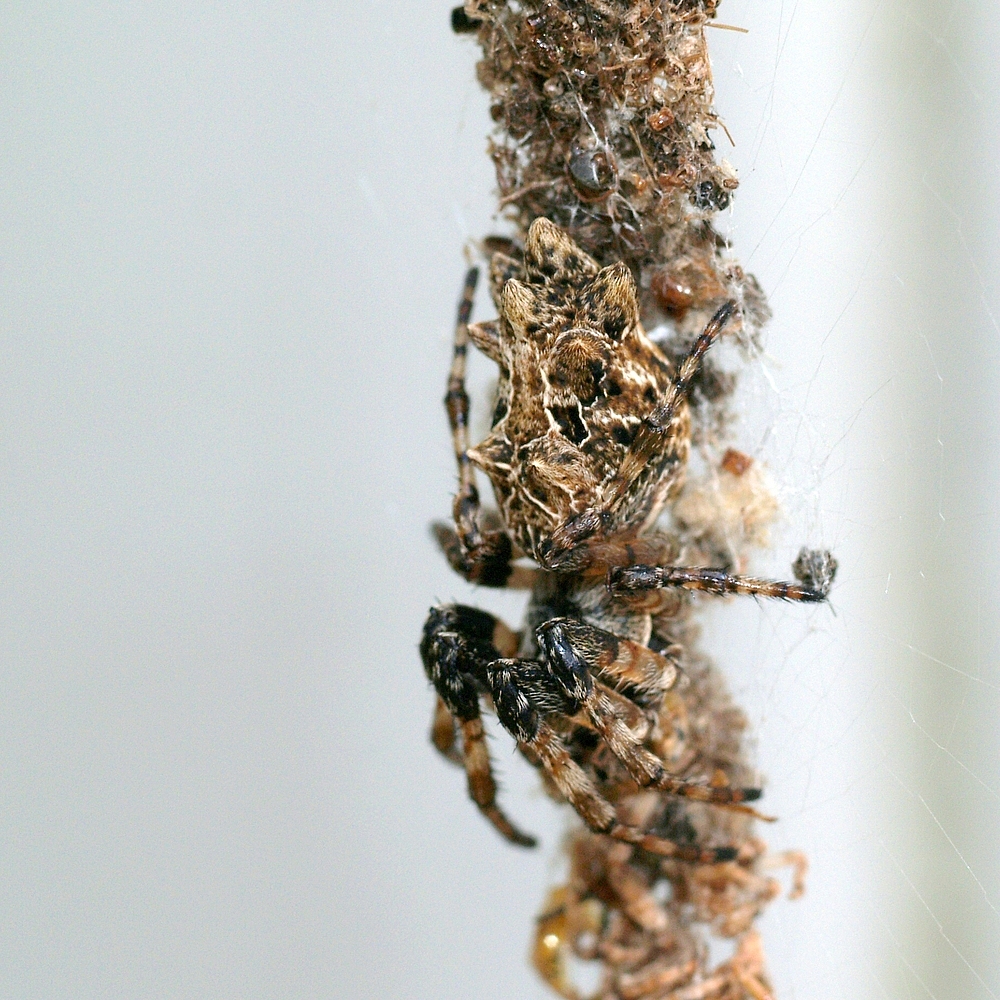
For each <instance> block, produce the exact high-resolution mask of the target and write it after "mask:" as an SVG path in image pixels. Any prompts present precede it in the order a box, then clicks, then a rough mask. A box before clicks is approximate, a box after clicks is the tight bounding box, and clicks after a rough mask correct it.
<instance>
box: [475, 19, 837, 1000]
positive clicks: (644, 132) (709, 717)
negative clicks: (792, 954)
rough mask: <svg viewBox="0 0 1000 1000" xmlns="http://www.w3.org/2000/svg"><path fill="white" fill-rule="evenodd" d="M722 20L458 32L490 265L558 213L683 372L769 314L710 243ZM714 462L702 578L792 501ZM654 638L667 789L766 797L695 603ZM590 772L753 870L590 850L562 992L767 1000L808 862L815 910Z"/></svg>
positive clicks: (723, 812) (659, 801)
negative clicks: (727, 334)
mask: <svg viewBox="0 0 1000 1000" xmlns="http://www.w3.org/2000/svg"><path fill="white" fill-rule="evenodd" d="M716 7H717V3H716V0H674V2H669V0H521V2H518V3H515V2H513V0H466V3H465V5H464V9H463V15H462V17H460V18H459V21H460V23H461V26H462V30H464V31H475V32H477V34H478V40H479V43H480V45H481V47H482V52H483V55H482V59H481V60H480V62H479V64H478V76H479V80H480V82H481V83H482V85H483V87H484V88H485V89H486V90H487V91H488V92H489V93H490V95H491V98H492V102H491V115H492V118H493V120H494V122H496V124H497V129H496V131H495V133H494V135H493V137H492V139H491V141H490V155H491V157H492V158H493V161H494V164H495V167H496V175H497V183H498V188H499V192H498V194H499V204H500V208H501V210H502V212H503V215H504V217H505V218H507V219H509V220H510V221H512V222H513V223H514V225H515V235H514V238H513V240H512V241H507V242H505V243H503V245H502V246H501V244H500V243H499V242H497V241H496V238H494V242H493V243H492V244H491V245H490V246H489V250H491V251H492V250H501V251H502V253H503V254H504V255H506V257H507V258H511V259H519V258H520V256H521V248H522V247H523V245H524V239H525V236H526V234H527V230H528V227H529V225H530V223H531V222H532V221H533V220H534V219H536V218H539V217H544V218H547V219H549V220H551V221H552V222H554V223H556V224H557V225H558V226H560V227H562V228H563V229H564V230H566V232H567V233H568V234H569V236H570V237H571V238H572V239H573V240H574V241H575V242H576V243H578V244H579V245H580V247H581V248H582V249H583V250H584V251H585V252H586V253H588V254H589V255H590V256H591V257H593V258H594V260H595V261H596V262H597V264H598V265H600V266H606V265H609V264H613V263H616V262H618V261H623V262H624V263H625V264H626V265H627V266H628V268H629V269H630V270H631V272H632V274H633V276H634V278H635V281H636V285H637V287H638V290H639V295H640V308H641V318H642V321H643V323H644V324H645V326H646V329H649V330H653V328H654V327H656V326H657V325H658V324H661V323H665V324H667V328H668V330H669V335H668V338H667V341H666V342H665V343H664V344H663V345H662V347H663V349H664V351H665V353H666V354H667V355H668V356H669V357H671V358H672V359H673V358H677V357H680V356H682V355H683V353H684V352H685V350H686V349H687V347H688V346H689V345H690V344H691V342H692V341H693V340H694V338H695V337H696V336H697V335H698V334H699V333H700V332H701V330H702V329H703V328H704V326H705V324H706V322H707V320H708V319H709V317H710V316H711V315H712V314H713V312H714V311H715V310H716V309H717V308H718V306H719V305H720V304H721V303H723V302H724V301H726V300H727V299H735V300H736V301H737V302H738V303H739V305H740V308H741V313H742V318H743V330H742V337H743V339H744V342H746V341H748V340H750V341H752V340H753V339H754V337H755V336H756V332H757V330H758V329H759V328H760V326H762V325H763V323H765V322H766V321H767V319H768V317H769V310H768V306H767V303H766V300H765V298H764V295H763V292H762V291H761V289H760V287H759V285H758V284H757V282H756V281H755V279H754V278H753V277H752V276H751V275H747V274H745V273H744V271H743V270H742V269H741V268H740V266H739V265H738V263H737V262H736V261H735V260H734V259H733V258H732V256H731V254H730V251H729V247H728V245H727V244H726V242H725V240H724V239H723V238H722V237H721V236H720V235H719V233H718V232H717V231H716V230H715V228H714V227H713V219H714V217H715V215H716V213H717V212H719V211H720V210H722V209H724V208H726V207H727V206H728V205H729V204H730V201H731V198H732V196H733V193H734V191H735V190H736V188H737V186H738V179H737V177H736V172H735V170H734V168H733V167H732V166H731V165H730V164H728V163H727V162H726V161H725V160H717V159H716V155H715V146H714V143H713V136H714V135H717V134H718V129H720V128H724V126H722V124H721V121H720V119H719V118H718V116H717V114H716V112H715V110H714V107H713V100H714V91H713V86H712V74H711V62H710V58H709V53H708V46H707V43H706V38H705V30H704V29H705V26H706V24H707V23H708V22H709V21H710V20H711V19H713V18H714V17H715V14H716ZM494 266H496V265H494ZM511 273H514V272H513V271H512V272H511ZM505 276H509V275H505ZM699 379H700V381H699V382H697V383H696V384H695V390H696V391H695V394H694V396H693V398H692V403H697V404H698V405H699V406H701V407H702V408H704V409H705V410H706V412H705V413H704V414H702V415H701V420H702V424H703V425H705V426H709V427H711V428H713V430H712V434H714V435H716V437H717V436H718V435H720V434H721V433H722V432H723V430H724V428H725V427H726V425H727V414H726V407H727V405H728V401H729V397H730V395H731V392H732V389H733V386H734V380H733V378H732V377H731V376H729V375H725V374H722V373H721V372H720V371H719V370H718V369H716V368H715V367H714V363H713V364H708V365H706V367H705V370H704V371H703V373H702V374H701V375H700V376H699ZM697 443H701V444H705V443H706V441H704V440H702V441H699V442H697ZM707 443H708V444H709V445H710V446H712V447H714V446H715V445H716V444H717V443H718V442H717V440H709V441H708V442H707ZM719 450H721V449H719ZM714 453H715V454H716V455H717V454H718V451H715V452H714ZM712 465H713V467H714V468H715V472H714V473H713V476H712V479H711V482H708V483H702V484H694V485H692V486H689V487H688V488H687V490H686V491H685V492H684V493H683V494H682V495H681V497H680V499H679V501H678V502H677V503H676V505H675V507H674V515H675V521H676V525H675V526H676V531H677V539H676V542H677V547H678V549H679V550H680V551H683V552H685V553H691V552H694V553H700V554H702V555H703V556H704V557H705V558H706V562H705V563H704V564H705V565H717V566H726V567H731V566H736V567H739V566H741V564H742V563H743V561H744V560H745V554H746V551H747V549H748V548H749V547H751V546H755V545H761V544H764V543H766V540H767V537H766V536H767V527H768V525H769V524H770V523H771V521H772V520H773V518H774V516H775V515H776V513H777V503H776V501H775V500H774V497H773V494H772V492H771V489H770V486H769V482H768V480H767V477H766V472H765V471H764V470H763V468H762V467H761V466H760V465H759V464H757V463H755V462H753V460H752V459H751V458H750V457H749V456H747V455H745V454H742V453H741V452H739V451H736V450H734V449H729V450H727V451H725V453H724V455H723V457H722V459H721V461H719V460H718V459H716V460H715V461H714V462H713V463H712ZM810 560H811V561H810ZM800 562H801V564H802V565H801V567H800V570H801V573H802V577H800V578H804V577H806V576H810V577H811V576H819V575H821V574H822V573H823V572H825V571H826V570H827V567H825V566H820V565H819V564H818V563H817V560H816V558H815V557H813V555H812V554H809V553H807V554H806V555H803V556H801V557H800ZM834 568H835V565H834ZM829 572H830V573H832V570H830V571H829ZM797 575H798V572H797ZM671 596H674V595H671ZM652 641H653V642H656V643H659V644H660V646H659V648H665V647H668V646H669V647H671V648H682V649H683V660H682V667H683V671H684V673H685V675H686V682H685V683H684V684H683V685H679V686H678V688H677V689H675V690H672V691H669V692H668V693H667V694H666V696H665V697H664V698H663V701H662V704H661V705H660V706H659V709H658V718H657V726H656V733H655V736H654V737H653V738H651V740H650V743H649V745H650V746H651V747H652V748H653V749H654V751H655V752H656V753H657V755H658V756H659V757H660V758H661V759H662V760H663V761H664V762H665V764H666V765H667V766H668V767H669V769H670V771H671V772H672V773H676V774H678V775H681V776H686V775H693V776H700V775H715V776H716V782H717V783H721V784H728V785H733V786H743V785H746V784H748V783H752V782H753V781H754V779H755V777H756V775H755V774H754V772H753V771H752V770H751V768H750V766H749V764H748V762H747V759H746V756H745V753H744V749H743V733H744V730H745V728H746V720H745V718H744V716H743V714H742V712H741V711H740V710H739V708H738V707H736V706H735V705H734V704H733V702H732V701H731V699H730V696H729V694H728V692H727V690H726V688H725V685H724V683H723V681H722V678H721V675H720V674H719V672H718V671H717V670H716V669H715V668H714V667H713V666H712V665H711V664H710V663H708V662H707V661H706V660H705V659H704V658H703V657H702V656H700V655H699V654H698V653H697V652H696V641H697V626H696V625H695V624H694V622H693V620H692V605H691V603H690V601H688V600H687V598H686V597H683V596H682V595H680V594H679V593H678V594H677V595H676V600H673V601H671V600H670V599H668V598H667V596H666V595H664V596H663V598H662V603H661V606H660V611H659V613H658V614H657V616H656V618H655V619H654V626H653V640H652ZM574 758H575V760H576V762H577V763H578V764H579V765H580V766H581V767H583V768H585V769H586V771H587V773H588V775H590V777H591V778H592V780H593V781H594V782H595V784H596V785H598V787H599V789H600V791H601V793H602V794H603V795H604V796H605V797H606V798H607V799H608V801H610V802H611V803H612V804H613V805H614V806H615V807H616V810H617V813H618V816H619V818H620V819H621V821H622V822H628V823H630V824H632V825H634V826H637V827H640V828H642V829H644V830H646V831H648V832H650V833H652V834H654V835H655V836H658V837H665V838H669V839H671V840H673V841H676V842H677V843H680V844H700V845H709V846H711V845H737V846H738V854H737V857H736V859H735V860H733V861H724V862H720V863H716V864H692V863H689V862H681V861H676V860H671V859H664V858H659V857H655V856H653V855H650V854H648V853H646V852H644V851H643V850H641V849H638V848H635V847H633V846H631V845H629V844H623V843H618V842H615V841H613V840H611V839H609V838H607V837H603V836H600V835H597V834H594V833H591V832H589V831H586V830H581V831H577V832H575V833H574V834H573V835H572V839H571V842H570V845H569V854H570V874H569V878H568V881H567V882H566V884H565V885H562V886H559V887H558V888H556V889H554V890H553V891H552V893H551V894H550V896H549V898H548V900H547V902H546V905H545V907H544V910H543V913H542V915H541V916H540V917H539V919H538V925H537V930H536V936H535V942H534V947H533V952H532V959H533V963H534V965H535V967H536V968H537V969H538V971H539V972H540V974H541V975H542V976H543V978H544V979H545V980H546V982H548V983H549V985H550V986H551V987H552V988H553V989H554V990H555V991H556V992H557V993H558V994H560V995H561V996H564V997H567V998H570V1000H577V998H579V997H580V996H581V994H580V992H579V991H578V989H577V987H576V986H575V985H574V983H573V979H572V974H571V969H570V964H571V958H572V957H575V958H576V959H579V960H584V961H599V962H600V963H601V964H602V967H603V976H602V983H601V986H600V988H599V990H598V992H597V994H596V997H598V998H601V1000H716V998H719V1000H771V998H772V996H773V994H772V990H771V985H770V983H769V980H768V978H767V973H766V969H765V961H764V954H763V949H762V945H761V940H760V937H759V935H758V933H757V931H756V930H755V929H754V921H755V919H756V917H757V916H758V914H760V912H761V911H762V910H763V909H764V907H765V906H766V905H767V904H768V903H769V902H770V901H771V900H772V899H774V898H775V897H776V896H777V895H778V894H779V892H780V886H779V883H778V882H777V880H775V879H774V878H773V877H771V876H770V875H769V874H768V872H769V871H770V870H771V869H772V868H774V867H777V866H780V865H791V866H793V868H794V871H795V875H794V882H793V892H792V896H796V895H799V894H801V891H802V880H803V877H804V872H805V859H804V857H803V856H802V855H799V854H797V853H792V852H788V853H786V854H784V855H778V856H777V857H774V858H771V857H769V856H768V855H767V849H766V845H765V844H764V843H763V842H762V841H760V840H759V839H757V838H756V837H755V836H754V833H753V827H754V818H753V816H752V815H751V811H750V810H746V811H739V810H736V809H728V810H727V809H721V808H718V807H713V806H707V805H703V804H700V803H695V802H691V801H681V800H678V799H676V798H673V797H671V796H667V795H662V794H659V793H649V792H639V791H638V790H637V788H636V786H635V784H634V782H633V781H632V780H631V778H630V777H629V775H628V774H627V773H626V772H625V771H624V769H623V767H622V766H621V764H620V763H619V762H618V761H616V759H615V758H614V756H613V755H611V754H610V753H608V752H605V748H603V747H602V746H598V747H597V748H596V749H595V748H591V749H588V748H587V747H586V746H584V745H582V744H581V746H579V747H576V748H575V749H574ZM549 790H550V791H553V788H552V787H551V783H550V786H549ZM709 934H713V935H716V936H718V937H721V938H728V939H732V940H734V942H735V950H734V952H733V955H732V958H731V959H730V960H729V961H726V962H723V963H721V964H720V965H718V966H717V967H716V968H714V969H710V968H709V967H708V948H707V944H706V941H707V936H708V935H709Z"/></svg>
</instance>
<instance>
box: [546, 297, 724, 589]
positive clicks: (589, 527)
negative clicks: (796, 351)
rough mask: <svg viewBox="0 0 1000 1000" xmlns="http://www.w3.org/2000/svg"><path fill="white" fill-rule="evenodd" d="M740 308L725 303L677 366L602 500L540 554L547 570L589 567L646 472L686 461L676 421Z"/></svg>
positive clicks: (568, 524) (561, 531) (558, 533)
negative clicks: (676, 440) (675, 436)
mask: <svg viewBox="0 0 1000 1000" xmlns="http://www.w3.org/2000/svg"><path fill="white" fill-rule="evenodd" d="M736 310H737V305H736V303H735V302H734V301H729V302H726V303H725V304H724V305H723V306H721V307H720V308H719V309H718V311H717V312H716V313H715V315H714V316H713V317H712V318H711V320H709V323H708V325H707V326H706V327H705V329H704V331H702V333H701V335H700V336H699V337H698V339H697V340H696V341H695V342H694V344H693V345H692V347H691V350H690V351H688V353H687V355H686V356H685V358H684V360H683V361H681V363H680V365H679V366H678V368H677V375H676V377H675V378H674V379H673V380H672V382H671V384H670V388H669V389H668V390H667V392H666V394H665V395H664V397H663V399H661V400H660V402H659V403H658V404H657V406H656V407H655V408H654V409H653V411H652V412H651V413H650V414H649V415H648V416H647V417H645V418H644V419H643V421H642V423H641V424H640V425H639V429H638V430H637V431H636V434H635V436H634V437H633V439H632V443H631V444H630V445H629V448H628V451H627V452H626V454H625V458H624V459H623V460H622V463H621V465H620V466H619V468H618V471H617V472H616V473H615V475H614V477H613V478H612V479H611V480H610V481H609V482H608V484H607V486H606V487H605V489H604V491H603V495H602V498H601V502H600V504H599V505H597V506H594V507H590V508H588V509H587V510H584V511H582V512H581V513H580V514H576V515H574V516H573V517H571V518H569V519H568V520H567V521H564V522H563V523H562V524H561V525H560V526H559V527H558V528H557V529H556V530H555V531H554V532H553V533H552V537H551V538H550V539H549V540H548V542H547V544H546V545H545V546H544V549H543V551H542V552H541V553H540V555H541V557H542V562H543V563H544V565H545V567H546V568H547V569H554V570H558V569H576V568H579V567H581V566H585V565H586V564H587V562H588V561H589V559H588V554H589V550H591V549H593V548H594V547H595V544H594V543H600V542H601V541H602V540H603V539H604V538H605V537H607V536H608V535H609V534H612V533H613V529H614V527H615V525H617V524H618V523H619V522H620V521H621V520H622V514H623V511H624V509H625V507H626V506H627V504H628V503H629V502H630V499H631V498H632V497H633V496H635V494H636V490H635V486H636V484H637V483H638V482H639V481H640V480H641V479H642V478H643V477H649V476H650V474H651V470H656V471H660V470H662V469H663V468H665V467H666V465H667V463H669V462H671V461H682V460H683V459H682V457H681V456H679V455H678V454H676V453H675V450H673V449H670V447H669V441H670V440H671V432H672V431H674V432H676V428H674V426H673V425H674V423H675V420H676V419H677V418H678V410H679V409H680V407H681V404H682V403H683V402H684V400H685V399H686V398H687V394H688V390H689V389H690V387H691V382H692V381H693V380H694V377H695V375H697V373H698V369H699V368H700V367H701V360H702V358H703V357H704V356H705V353H706V351H708V349H709V348H710V347H711V346H712V344H714V343H715V341H716V340H717V339H718V338H719V336H720V335H721V334H722V332H723V330H725V328H726V326H727V325H728V323H729V321H730V319H732V317H733V315H734V314H735V313H736Z"/></svg>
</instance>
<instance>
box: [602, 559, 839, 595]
mask: <svg viewBox="0 0 1000 1000" xmlns="http://www.w3.org/2000/svg"><path fill="white" fill-rule="evenodd" d="M607 587H608V591H609V593H610V594H611V595H612V596H613V597H619V598H627V597H629V596H632V595H641V594H643V593H647V592H649V591H655V590H668V589H675V588H680V589H682V590H700V591H703V592H705V593H708V594H718V595H720V596H724V595H726V594H750V595H752V596H754V597H773V598H777V599H779V600H783V601H804V602H806V603H817V602H819V601H825V600H826V596H827V591H828V589H829V588H827V590H818V589H814V588H812V587H806V586H803V585H802V584H800V583H785V582H781V581H775V580H758V579H757V578H756V577H752V576H733V575H731V574H729V573H724V572H723V571H722V570H718V569H709V568H707V567H691V566H642V565H637V566H618V567H612V568H611V569H609V570H608V575H607Z"/></svg>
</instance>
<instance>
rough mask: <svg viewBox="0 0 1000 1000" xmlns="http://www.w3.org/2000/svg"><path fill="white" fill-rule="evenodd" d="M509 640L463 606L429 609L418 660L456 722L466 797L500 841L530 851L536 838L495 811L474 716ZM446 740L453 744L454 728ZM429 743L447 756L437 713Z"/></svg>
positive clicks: (494, 623)
mask: <svg viewBox="0 0 1000 1000" xmlns="http://www.w3.org/2000/svg"><path fill="white" fill-rule="evenodd" d="M511 638H514V635H513V633H512V632H511V631H510V629H508V628H507V626H506V625H504V624H503V623H502V622H500V621H498V620H497V619H496V618H494V617H493V616H492V615H489V614H487V613H486V612H485V611H479V610H477V609H476V608H469V607H464V606H462V605H451V606H447V607H438V608H432V609H431V613H430V616H429V618H428V619H427V623H426V625H425V626H424V635H423V639H422V641H421V643H420V655H421V657H422V658H423V661H424V669H425V670H426V672H427V676H428V677H429V678H430V680H431V683H432V684H433V685H434V687H435V689H436V690H437V693H438V698H439V706H440V705H442V704H443V706H444V709H445V710H446V711H447V712H448V713H449V714H450V715H451V717H452V718H453V719H457V720H458V728H459V729H460V730H461V733H462V754H461V760H462V763H463V765H464V766H465V773H466V778H467V781H468V787H469V797H470V798H471V799H472V800H473V802H475V803H476V805H477V806H478V807H479V810H480V812H482V814H483V815H484V816H485V817H486V818H487V819H488V820H489V821H490V822H491V823H492V824H493V826H494V827H496V829H497V830H498V831H499V832H500V834H501V835H502V836H503V837H505V838H506V839H507V840H509V841H511V842H512V843H514V844H518V845H520V846H521V847H534V846H535V838H534V837H531V836H529V835H528V834H526V833H522V832H521V831H520V830H519V829H518V828H517V827H516V826H515V825H514V824H513V823H512V822H511V821H510V820H509V819H508V818H507V817H506V815H504V812H503V810H502V809H501V808H500V807H499V806H498V805H497V801H496V793H497V787H496V781H495V780H494V778H493V769H492V767H491V765H490V755H489V749H488V747H487V745H486V734H485V732H484V730H483V720H482V717H481V715H480V712H479V695H480V685H481V684H482V682H483V668H484V665H485V663H487V662H489V661H490V660H492V659H494V658H496V657H498V656H500V653H501V649H507V650H510V648H511V642H510V640H511ZM497 644H498V645H499V646H500V648H499V649H498V648H497ZM515 644H516V639H515ZM477 682H478V683H477ZM439 727H440V728H439ZM450 735H451V743H452V744H453V743H454V735H455V725H454V722H452V723H451V734H450ZM432 739H433V740H434V744H435V746H437V748H438V749H439V750H441V751H442V753H445V755H446V756H448V755H449V754H450V752H451V750H452V746H451V745H449V743H448V741H447V733H446V731H444V722H443V721H442V719H441V713H440V710H437V711H435V721H434V729H433V733H432ZM439 739H440V742H438V740H439Z"/></svg>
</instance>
